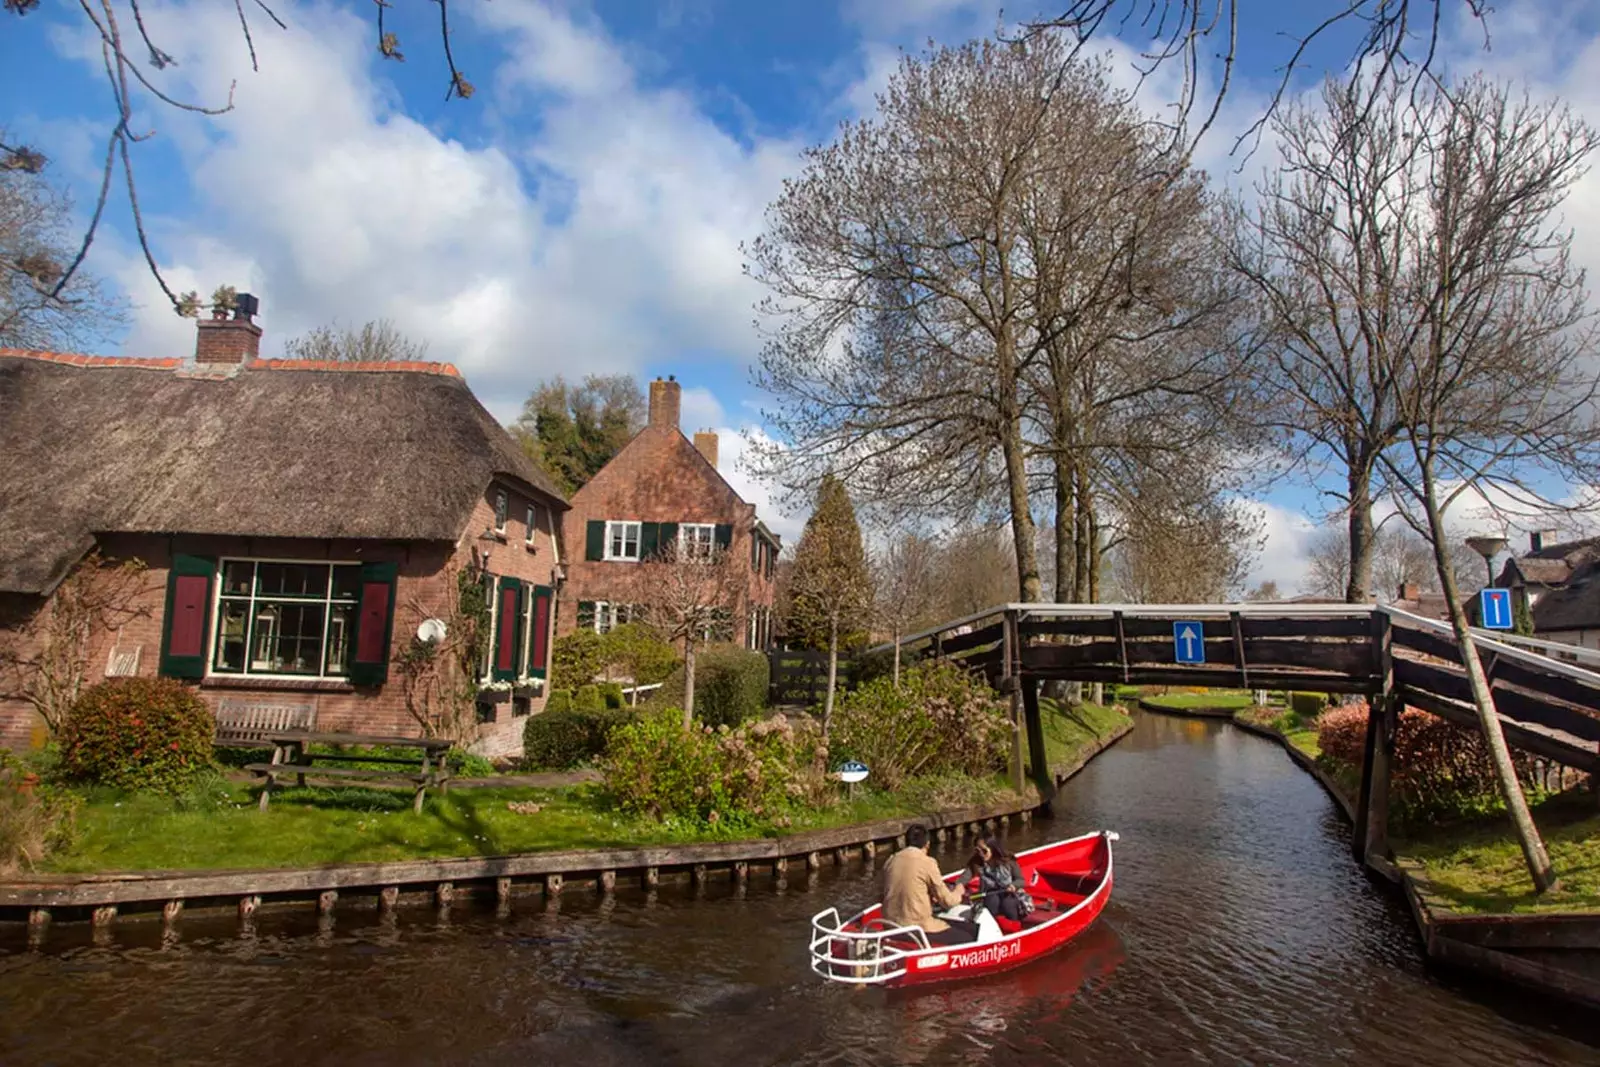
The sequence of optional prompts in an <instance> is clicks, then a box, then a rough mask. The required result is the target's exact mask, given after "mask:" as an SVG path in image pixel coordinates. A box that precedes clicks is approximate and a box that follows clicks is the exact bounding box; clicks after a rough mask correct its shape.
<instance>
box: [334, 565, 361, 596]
mask: <svg viewBox="0 0 1600 1067" xmlns="http://www.w3.org/2000/svg"><path fill="white" fill-rule="evenodd" d="M360 596H361V567H360V566H359V565H357V566H354V567H335V568H333V599H335V600H357V599H359V598H360Z"/></svg>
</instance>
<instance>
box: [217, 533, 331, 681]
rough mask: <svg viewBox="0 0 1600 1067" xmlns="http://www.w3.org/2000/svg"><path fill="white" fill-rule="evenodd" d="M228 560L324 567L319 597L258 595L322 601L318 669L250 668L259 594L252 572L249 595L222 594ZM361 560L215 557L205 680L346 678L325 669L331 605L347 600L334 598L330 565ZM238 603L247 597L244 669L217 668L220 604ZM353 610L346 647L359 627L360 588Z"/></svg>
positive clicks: (288, 600) (295, 601) (268, 598)
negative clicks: (325, 576) (323, 587)
mask: <svg viewBox="0 0 1600 1067" xmlns="http://www.w3.org/2000/svg"><path fill="white" fill-rule="evenodd" d="M230 563H253V564H258V565H259V564H262V563H272V564H284V565H287V566H298V567H327V568H328V588H327V591H326V592H325V593H323V595H322V599H321V600H320V601H318V600H316V599H313V598H311V597H272V596H270V595H268V596H266V597H262V598H259V599H262V600H266V601H268V602H272V601H274V600H277V601H281V602H283V603H290V604H318V603H320V604H321V605H322V655H321V659H320V661H319V662H318V663H317V673H315V674H308V673H283V672H273V671H255V670H251V669H250V662H251V659H252V657H253V656H254V654H255V652H254V649H253V648H251V639H252V638H254V636H255V626H254V623H255V617H256V613H257V608H256V603H257V601H258V597H257V595H256V591H255V581H256V578H255V576H254V575H252V577H251V589H250V593H249V595H248V596H243V597H241V596H237V595H224V594H223V592H222V586H223V577H224V575H226V574H227V573H228V564H230ZM359 566H361V561H360V560H357V559H278V558H274V557H271V556H223V557H222V558H220V559H218V560H217V572H216V580H215V581H214V582H213V583H212V593H211V625H210V626H209V627H208V628H207V633H206V673H205V677H206V680H207V681H210V680H214V679H215V680H220V679H230V680H231V679H250V678H264V679H265V678H277V679H289V680H293V681H297V682H346V681H349V677H350V676H349V674H348V673H345V674H329V673H327V670H328V635H329V632H330V631H331V630H332V629H333V605H334V604H335V603H339V604H344V603H347V601H342V600H341V601H335V600H334V599H333V569H334V568H335V567H359ZM229 601H231V602H234V603H238V602H241V601H246V602H248V603H249V605H250V609H249V611H248V612H246V614H245V635H244V669H242V670H237V671H219V670H217V642H218V641H220V640H221V639H222V605H223V604H224V603H225V602H229ZM354 605H355V610H354V611H352V612H351V616H350V629H349V631H348V632H347V633H346V634H345V641H346V644H347V647H353V646H354V644H355V642H356V641H357V640H358V638H359V637H360V628H361V593H360V591H359V589H358V590H357V593H356V599H355V601H354Z"/></svg>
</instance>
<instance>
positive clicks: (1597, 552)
mask: <svg viewBox="0 0 1600 1067" xmlns="http://www.w3.org/2000/svg"><path fill="white" fill-rule="evenodd" d="M1556 536H1557V535H1556V534H1555V532H1554V531H1549V530H1544V531H1536V532H1534V533H1531V534H1530V535H1529V537H1528V552H1527V554H1526V555H1523V556H1516V557H1513V558H1511V559H1508V560H1506V562H1505V564H1504V565H1503V566H1502V567H1501V568H1500V574H1499V577H1497V578H1496V579H1495V584H1496V585H1498V586H1500V587H1501V588H1502V589H1510V590H1511V595H1512V597H1513V600H1514V602H1516V603H1519V604H1520V606H1521V607H1522V608H1523V609H1525V610H1526V611H1527V614H1528V617H1529V619H1530V620H1531V621H1532V623H1533V633H1534V636H1535V637H1539V638H1542V639H1544V640H1546V641H1555V642H1558V643H1560V644H1564V645H1577V646H1579V647H1581V648H1589V649H1600V537H1590V538H1586V539H1584V540H1580V541H1557V540H1556ZM1473 607H1474V609H1475V608H1476V604H1474V605H1473Z"/></svg>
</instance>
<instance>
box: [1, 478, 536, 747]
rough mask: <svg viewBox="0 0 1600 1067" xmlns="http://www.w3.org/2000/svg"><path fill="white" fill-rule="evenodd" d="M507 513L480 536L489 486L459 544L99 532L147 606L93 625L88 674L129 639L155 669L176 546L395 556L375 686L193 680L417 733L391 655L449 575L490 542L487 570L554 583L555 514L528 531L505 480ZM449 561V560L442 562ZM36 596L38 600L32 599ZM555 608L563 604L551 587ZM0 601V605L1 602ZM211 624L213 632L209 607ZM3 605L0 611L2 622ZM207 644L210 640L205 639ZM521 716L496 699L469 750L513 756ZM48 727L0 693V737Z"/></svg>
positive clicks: (247, 554) (341, 557) (278, 555)
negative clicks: (496, 529)
mask: <svg viewBox="0 0 1600 1067" xmlns="http://www.w3.org/2000/svg"><path fill="white" fill-rule="evenodd" d="M505 491H506V493H507V495H508V505H509V507H508V511H509V515H508V519H507V522H506V528H505V532H504V535H503V537H494V538H493V539H491V540H480V539H479V535H480V534H482V533H483V532H484V531H485V530H486V529H490V528H491V527H492V525H493V521H494V515H495V511H494V494H495V492H496V490H495V488H493V487H491V489H490V490H489V491H488V492H487V493H486V494H485V495H484V497H483V498H482V499H481V500H480V501H479V503H478V505H477V506H476V507H475V508H474V510H473V513H472V516H471V518H470V519H469V521H468V522H467V525H466V529H465V532H464V533H463V534H462V537H461V539H460V541H459V543H458V544H456V545H448V544H438V543H421V542H413V543H406V542H392V543H391V542H373V541H320V540H319V541H296V540H289V539H283V538H250V537H216V536H199V535H176V536H172V537H166V536H159V537H158V536H148V535H129V534H110V535H105V536H104V537H103V538H102V539H101V552H102V554H103V555H105V556H107V557H110V558H119V559H130V558H138V559H141V560H143V561H144V562H145V564H146V565H147V567H148V571H147V572H146V583H145V587H144V590H143V595H142V597H141V601H142V606H143V609H144V614H143V615H142V616H141V617H139V618H135V619H134V620H132V621H131V622H128V623H127V624H126V625H124V626H122V627H121V628H120V630H119V631H117V632H102V633H96V634H94V635H93V636H92V638H91V640H90V649H89V672H88V681H89V682H90V683H91V684H92V683H93V682H97V681H100V680H102V679H103V678H105V677H106V673H107V670H108V667H109V663H110V660H111V657H112V655H113V652H115V651H118V650H121V651H128V650H132V649H134V648H137V649H138V652H139V664H138V673H139V674H140V675H143V676H147V677H150V676H154V675H155V674H156V673H157V672H158V670H159V668H160V665H161V637H162V613H163V611H164V609H165V605H166V588H167V571H168V568H169V567H170V566H171V560H172V556H173V554H174V553H188V554H193V555H203V556H212V557H217V558H222V557H243V558H255V559H283V560H330V561H342V562H352V563H354V562H393V563H395V564H397V565H398V568H399V578H398V581H397V583H396V589H395V615H394V630H393V643H392V647H391V649H390V662H391V666H390V671H389V681H388V682H387V683H386V684H384V685H383V686H380V687H376V688H374V689H357V688H355V687H353V686H350V685H348V684H346V683H344V682H341V681H337V680H311V679H251V678H249V677H248V676H244V677H210V678H207V679H206V680H204V681H202V682H200V683H199V687H200V693H201V695H202V697H204V698H205V700H206V701H207V703H209V704H210V705H211V706H212V707H213V708H215V707H216V706H217V703H218V701H219V700H220V699H221V698H222V697H224V696H227V695H230V694H231V695H238V696H251V697H260V698H270V697H272V696H274V695H279V696H282V697H284V698H285V699H286V700H291V701H303V700H314V701H315V703H316V709H317V712H316V714H317V720H316V721H317V727H318V729H321V730H340V731H350V732H355V733H372V734H398V735H401V736H420V734H421V733H422V730H421V726H420V724H419V723H418V722H417V721H416V719H415V718H414V717H412V715H411V714H410V713H409V712H408V711H407V710H406V706H405V699H404V695H403V693H402V692H401V686H400V685H399V682H398V676H397V674H396V672H395V669H394V667H393V661H394V658H395V655H396V654H397V653H398V652H399V651H400V650H401V649H403V648H405V647H406V646H407V645H408V644H409V643H410V641H411V639H412V638H413V636H414V635H415V634H416V631H417V626H418V624H419V623H420V622H421V621H422V620H423V619H425V618H428V617H430V616H443V615H445V614H447V613H448V605H449V603H450V596H451V592H452V590H451V589H450V584H449V583H450V582H451V581H452V580H453V579H452V577H451V576H452V575H453V573H454V571H455V569H456V567H459V566H460V565H464V564H466V563H468V562H469V560H470V553H472V552H473V551H477V552H479V553H481V552H482V551H483V550H484V549H485V548H487V549H488V551H489V565H488V566H489V571H490V572H491V573H493V574H495V575H507V576H511V577H515V578H519V579H521V580H523V581H526V582H529V583H533V584H538V585H547V586H551V587H554V586H555V584H556V583H555V580H554V569H555V555H556V554H555V549H554V546H553V544H552V540H551V535H550V527H551V523H552V518H551V516H550V514H549V512H548V511H541V512H540V515H539V521H540V523H541V524H542V526H543V528H542V529H538V530H536V531H535V537H534V539H533V541H532V543H531V545H530V543H529V542H528V540H527V536H526V534H527V522H526V514H527V504H528V500H527V498H526V497H524V496H522V495H521V494H519V493H517V492H516V491H515V490H512V489H509V488H507V489H506V490H505ZM447 564H453V565H454V566H449V567H447ZM33 603H36V602H33ZM556 604H557V607H558V608H559V607H560V595H559V593H558V598H557V602H556ZM28 606H31V605H28V604H24V603H23V601H22V600H21V599H20V598H13V601H12V603H11V604H10V606H9V608H8V609H7V610H8V611H9V614H10V615H11V616H12V618H13V621H14V620H15V617H16V616H17V615H18V614H20V612H21V611H22V610H26V609H27V607H28ZM6 607H7V606H6V605H0V608H6ZM211 615H212V619H211V626H212V630H213V633H214V632H215V626H216V619H215V615H216V612H215V611H214V610H213V611H212V613H211ZM5 618H6V613H5V612H4V611H0V626H4V625H5ZM208 647H209V646H208ZM543 709H544V698H543V696H539V697H537V698H535V699H534V700H532V701H531V703H530V709H529V710H530V714H537V713H538V712H540V711H542V710H543ZM525 722H526V719H525V718H524V717H521V716H515V715H514V714H513V707H512V704H511V703H510V702H507V703H502V704H497V705H495V706H494V717H493V720H492V721H490V722H487V723H483V724H480V725H478V726H477V728H476V738H475V740H474V741H473V743H472V748H473V749H474V750H475V751H478V752H481V753H483V754H484V755H488V756H501V755H515V754H519V753H520V752H521V751H522V726H523V724H524V723H525ZM44 740H45V733H44V730H43V724H42V723H41V722H40V721H39V719H38V717H37V715H35V713H34V712H33V709H32V708H31V707H30V706H29V705H27V704H26V703H25V702H23V701H20V700H15V699H12V700H7V699H4V698H0V744H3V745H5V746H6V747H9V748H14V749H21V748H27V747H29V746H34V745H40V744H43V743H44Z"/></svg>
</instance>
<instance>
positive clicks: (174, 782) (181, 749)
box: [60, 678, 216, 793]
mask: <svg viewBox="0 0 1600 1067" xmlns="http://www.w3.org/2000/svg"><path fill="white" fill-rule="evenodd" d="M215 732H216V721H215V720H214V719H213V718H212V716H211V709H209V708H207V707H206V705H205V702H204V701H202V700H201V699H200V698H199V696H197V695H196V694H195V692H194V690H192V689H189V688H188V687H186V686H184V685H182V684H181V683H179V682H176V681H174V680H173V679H171V678H113V679H110V680H108V681H104V682H101V683H100V684H99V685H95V686H90V687H89V688H88V689H85V690H84V691H83V693H82V694H81V695H80V696H79V697H78V699H77V701H76V702H75V703H74V704H73V705H72V710H71V711H70V712H68V713H67V721H66V722H65V723H63V724H62V728H61V739H60V740H61V770H62V773H63V774H64V775H65V776H66V777H67V778H69V779H72V780H75V781H81V782H93V783H97V784H100V785H112V786H117V787H119V788H122V789H148V790H153V791H157V792H164V793H177V792H181V791H182V790H183V789H184V788H185V787H186V786H187V785H188V784H189V783H190V781H192V780H193V779H194V778H195V777H197V776H198V775H200V774H202V773H204V772H205V771H207V770H209V769H211V767H212V760H211V740H212V736H213V735H214V734H215Z"/></svg>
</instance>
